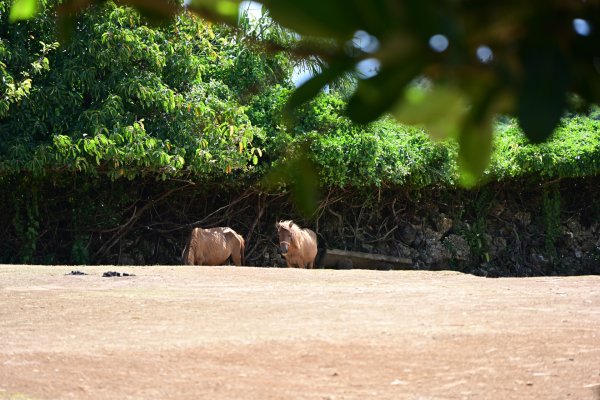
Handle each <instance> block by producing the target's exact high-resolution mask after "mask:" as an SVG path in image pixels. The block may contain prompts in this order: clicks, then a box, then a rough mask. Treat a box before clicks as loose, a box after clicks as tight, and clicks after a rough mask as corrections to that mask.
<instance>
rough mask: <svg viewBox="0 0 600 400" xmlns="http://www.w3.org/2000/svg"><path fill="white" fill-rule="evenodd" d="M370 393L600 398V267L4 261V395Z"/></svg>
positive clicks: (0, 336) (0, 342) (0, 303)
mask: <svg viewBox="0 0 600 400" xmlns="http://www.w3.org/2000/svg"><path fill="white" fill-rule="evenodd" d="M74 269H78V270H81V271H84V272H86V273H87V274H88V275H83V276H74V275H65V274H67V273H69V272H70V271H71V270H74ZM109 270H115V271H119V272H128V273H133V274H135V276H131V277H112V278H105V277H102V273H103V272H105V271H109ZM371 398H372V399H590V400H598V399H600V276H584V277H549V278H527V279H523V278H518V279H485V278H479V277H474V276H470V275H462V274H459V273H455V272H425V271H366V270H349V271H335V270H296V269H269V268H235V267H69V266H54V267H41V266H0V399H21V400H25V399H211V400H212V399H252V400H258V399H260V400H268V399H318V400H326V399H329V400H334V399H336V400H338V399H371Z"/></svg>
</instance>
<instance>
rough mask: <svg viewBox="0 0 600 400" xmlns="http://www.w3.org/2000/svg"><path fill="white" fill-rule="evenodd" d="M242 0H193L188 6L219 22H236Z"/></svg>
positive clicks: (191, 9)
mask: <svg viewBox="0 0 600 400" xmlns="http://www.w3.org/2000/svg"><path fill="white" fill-rule="evenodd" d="M240 3H241V0H191V2H190V3H189V4H188V6H187V8H188V9H189V10H190V11H192V12H195V13H197V14H199V15H201V16H203V17H205V18H208V19H210V20H213V21H217V22H227V23H229V24H236V23H237V21H238V16H239V5H240Z"/></svg>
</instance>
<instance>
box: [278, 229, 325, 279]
mask: <svg viewBox="0 0 600 400" xmlns="http://www.w3.org/2000/svg"><path fill="white" fill-rule="evenodd" d="M275 227H276V228H277V235H278V236H279V247H280V248H281V253H282V254H283V257H285V261H286V262H287V266H288V268H312V267H313V266H314V265H315V257H316V256H317V235H316V234H315V233H314V232H313V231H311V230H310V229H302V228H300V227H299V226H298V225H296V224H294V222H292V221H280V222H278V223H276V224H275Z"/></svg>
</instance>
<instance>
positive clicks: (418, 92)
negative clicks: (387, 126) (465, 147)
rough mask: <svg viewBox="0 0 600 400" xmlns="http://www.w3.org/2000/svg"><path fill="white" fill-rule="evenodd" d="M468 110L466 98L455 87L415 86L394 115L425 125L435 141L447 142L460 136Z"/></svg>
mask: <svg viewBox="0 0 600 400" xmlns="http://www.w3.org/2000/svg"><path fill="white" fill-rule="evenodd" d="M467 110H468V103H467V101H466V99H465V96H464V95H463V94H462V93H461V92H460V90H458V89H456V88H454V87H451V86H437V87H434V88H432V89H426V88H422V87H420V86H417V85H414V86H411V87H409V88H408V89H407V90H406V91H405V94H404V96H403V98H402V99H401V100H400V103H399V104H398V105H397V106H396V107H394V108H393V109H392V114H393V115H394V116H395V117H396V119H397V120H398V121H400V122H402V123H405V124H411V125H416V124H420V125H423V126H424V127H425V129H426V131H427V133H429V134H430V135H431V136H432V137H433V138H434V139H445V138H447V137H457V136H458V134H459V132H460V128H461V123H462V120H463V118H464V116H465V114H466V112H467Z"/></svg>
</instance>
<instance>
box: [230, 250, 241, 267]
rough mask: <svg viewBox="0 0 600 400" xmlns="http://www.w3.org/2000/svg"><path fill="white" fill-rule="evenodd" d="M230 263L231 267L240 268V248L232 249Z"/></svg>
mask: <svg viewBox="0 0 600 400" xmlns="http://www.w3.org/2000/svg"><path fill="white" fill-rule="evenodd" d="M231 261H233V265H235V266H238V267H241V266H242V252H241V250H240V248H237V249H233V251H232V252H231Z"/></svg>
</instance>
